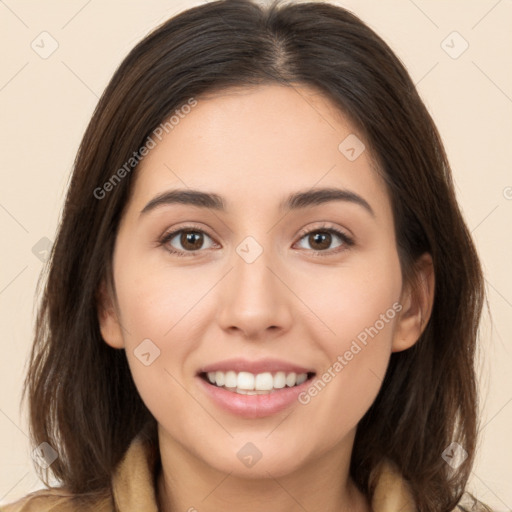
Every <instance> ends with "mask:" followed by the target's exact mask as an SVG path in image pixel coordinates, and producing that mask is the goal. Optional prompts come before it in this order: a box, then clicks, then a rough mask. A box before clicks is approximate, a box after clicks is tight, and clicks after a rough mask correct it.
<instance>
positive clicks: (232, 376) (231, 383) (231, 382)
mask: <svg viewBox="0 0 512 512" xmlns="http://www.w3.org/2000/svg"><path fill="white" fill-rule="evenodd" d="M236 383H237V376H236V372H233V371H230V372H226V374H225V378H224V386H226V387H227V388H236Z"/></svg>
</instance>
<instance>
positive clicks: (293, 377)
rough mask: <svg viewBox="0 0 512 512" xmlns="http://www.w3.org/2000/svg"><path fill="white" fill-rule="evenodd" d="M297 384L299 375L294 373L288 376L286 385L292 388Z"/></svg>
mask: <svg viewBox="0 0 512 512" xmlns="http://www.w3.org/2000/svg"><path fill="white" fill-rule="evenodd" d="M296 382H297V374H296V373H294V372H292V373H289V374H288V375H287V376H286V385H287V386H289V387H292V386H293V385H294V384H295V383H296Z"/></svg>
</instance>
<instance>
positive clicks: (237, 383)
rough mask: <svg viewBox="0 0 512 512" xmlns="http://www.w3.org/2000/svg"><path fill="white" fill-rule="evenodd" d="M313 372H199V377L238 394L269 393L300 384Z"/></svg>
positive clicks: (309, 378) (311, 375)
mask: <svg viewBox="0 0 512 512" xmlns="http://www.w3.org/2000/svg"><path fill="white" fill-rule="evenodd" d="M315 375H316V374H315V372H307V373H295V372H263V373H258V374H253V373H250V372H235V371H226V372H222V371H215V372H208V373H206V372H201V373H200V374H199V377H200V378H202V379H203V380H205V381H206V382H207V383H208V384H210V385H212V386H215V387H217V388H221V389H225V390H226V391H231V392H233V393H237V394H239V395H269V394H272V393H277V392H279V391H280V390H283V389H287V388H293V387H297V386H300V385H301V384H303V383H304V382H306V381H309V380H311V379H312V378H313V377H314V376H315Z"/></svg>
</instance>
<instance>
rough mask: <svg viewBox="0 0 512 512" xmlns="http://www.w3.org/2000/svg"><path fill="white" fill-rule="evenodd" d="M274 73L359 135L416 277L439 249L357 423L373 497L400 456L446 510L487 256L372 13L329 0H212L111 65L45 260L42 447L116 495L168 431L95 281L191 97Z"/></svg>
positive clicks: (96, 488) (457, 486)
mask: <svg viewBox="0 0 512 512" xmlns="http://www.w3.org/2000/svg"><path fill="white" fill-rule="evenodd" d="M271 83H277V84H281V85H286V86H289V87H293V86H295V85H301V84H302V85H306V86H310V87H313V88H315V89H316V90H318V91H319V92H321V93H322V94H324V95H325V96H326V97H327V98H328V99H330V100H331V101H332V102H333V103H334V104H335V105H336V106H337V107H338V108H339V112H340V113H343V115H345V116H347V117H348V119H349V120H350V121H351V122H352V123H353V124H354V125H355V126H357V127H358V129H359V130H360V132H361V133H362V134H363V135H364V137H365V141H366V142H367V144H368V147H369V149H370V152H371V154H372V156H373V158H374V161H375V165H376V167H377V168H378V172H379V173H381V174H382V175H383V177H384V178H385V181H386V186H387V189H388V192H389V196H390V199H391V202H392V208H393V216H394V227H395V232H396V237H397V248H398V252H399V257H400V263H401V269H402V273H403V276H404V278H405V279H407V280H411V281H412V280H414V275H415V273H414V264H415V261H416V260H417V258H418V256H419V255H421V254H422V253H424V252H428V253H430V254H431V255H432V259H433V264H434V265H433V267H434V272H435V300H434V305H433V311H432V314H431V318H430V320H429V322H428V324H427V326H426V328H425V330H424V332H423V334H422V335H421V337H420V339H419V341H418V342H417V343H416V344H415V345H414V346H413V347H411V348H410V349H408V350H405V351H402V352H398V353H392V354H391V359H390V363H389V366H388V369H387V373H386V375H385V378H384V382H383V384H382V387H381V389H380V392H379V394H378V396H377V398H376V400H375V401H374V403H373V404H372V406H371V407H370V409H369V410H368V411H367V413H366V414H365V416H364V417H363V418H362V419H361V421H360V423H359V425H358V428H357V433H356V437H355V444H354V449H353V453H352V459H351V466H350V471H351V475H352V477H353V479H354V481H355V482H356V484H357V486H358V487H359V489H360V490H361V491H362V492H363V493H365V494H366V495H367V496H368V497H370V498H371V496H372V492H373V488H372V483H371V478H370V476H371V473H372V470H374V469H375V468H376V467H377V465H378V464H379V462H381V461H382V460H383V459H384V458H387V459H389V460H391V461H392V462H393V463H394V464H396V466H397V468H398V469H399V471H400V472H401V473H402V475H403V477H404V478H405V479H407V480H408V482H409V483H410V486H411V489H412V491H413V494H414V498H415V500H416V503H417V507H418V510H420V511H422V512H433V511H436V512H439V511H446V510H451V509H452V508H453V507H455V505H456V503H457V502H458V501H459V499H460V498H461V496H462V494H463V493H464V489H465V486H466V483H467V481H468V478H469V475H470V472H471V468H472V465H473V461H474V456H475V448H476V439H477V438H476V433H477V425H478V418H477V412H476V411H477V388H476V380H475V366H474V364H475V348H476V342H477V331H478V324H479V320H480V314H481V310H482V306H483V303H484V300H485V296H484V287H483V276H482V270H481V266H480V263H479V259H478V256H477V253H476V251H475V247H474V244H473V242H472V239H471V236H470V233H469V231H468V228H467V226H466V224H465V222H464V219H463V217H462V215H461V211H460V209H459V207H458V204H457V201H456V197H455V193H454V187H453V182H452V177H451V171H450V166H449V163H448V159H447V156H446V153H445V150H444V147H443V144H442V141H441V138H440V136H439V133H438V130H437V129H436V126H435V124H434V122H433V120H432V118H431V116H430V115H429V113H428V111H427V109H426V108H425V105H424V104H423V102H422V100H421V99H420V97H419V95H418V92H417V91H416V88H415V86H414V83H413V82H412V80H411V78H410V76H409V74H408V72H407V71H406V69H405V68H404V66H403V64H402V63H401V62H400V60H399V59H398V58H397V56H396V55H395V54H394V53H393V51H392V50H391V49H390V48H389V46H388V45H387V44H386V43H385V42H384V41H383V40H382V39H381V38H380V37H379V36H378V35H377V34H375V32H373V31H372V30H371V29H370V28H369V27H368V26H367V25H365V24H364V23H363V22H362V21H361V20H360V19H359V18H357V17H356V16H355V15H354V14H352V13H351V12H349V11H347V10H345V9H343V8H341V7H338V6H335V5H331V4H328V3H323V2H309V3H303V2H288V3H287V2H279V1H277V2H274V3H272V4H271V5H267V6H262V5H260V4H257V3H255V2H252V1H249V0H220V1H214V2H210V3H207V4H205V5H200V6H197V7H194V8H191V9H189V10H186V11H184V12H182V13H180V14H179V15H177V16H175V17H173V18H171V19H169V20H168V21H166V22H165V23H163V24H162V25H160V26H159V27H157V28H156V29H155V30H154V31H153V32H152V33H150V34H149V35H148V36H146V37H145V38H144V39H143V40H142V41H141V42H139V43H138V44H137V45H136V46H135V47H134V48H133V50H132V51H130V53H129V54H128V55H127V56H126V58H125V59H124V60H123V62H122V63H121V65H120V66H119V68H118V69H117V70H116V72H115V74H114V76H113V77H112V79H111V81H110V83H109V84H108V86H107V87H106V89H105V91H104V93H103V95H102V97H101V99H100V101H99V103H98V105H97V107H96V109H95V112H94V114H93V116H92V119H91V121H90V123H89V125H88V127H87V129H86V132H85V134H84V137H83V140H82V142H81V145H80V148H79V150H78V153H77V156H76V159H75V162H74V169H73V173H72V177H71V181H70V184H69V188H68V192H67V197H66V201H65V205H64V209H63V212H62V217H61V220H60V224H59V227H58V233H57V236H56V240H55V244H54V246H53V249H52V253H51V255H50V259H49V262H48V268H47V276H45V277H46V281H45V286H44V293H43V296H42V300H41V302H40V304H39V309H38V314H37V320H36V326H35V327H36V328H35V339H34V344H33V349H32V352H31V357H30V362H29V369H28V373H27V377H26V382H25V389H24V397H28V402H29V418H30V432H31V437H32V442H33V444H34V446H37V445H39V444H40V443H43V442H47V443H49V444H50V445H51V446H54V447H55V449H56V450H57V453H58V458H57V459H56V460H55V461H54V462H53V464H52V465H51V466H50V470H51V472H52V473H53V476H54V478H56V479H57V480H58V481H59V482H61V483H62V485H63V487H65V488H67V489H69V490H70V491H71V492H72V493H75V494H76V495H86V494H89V495H90V494H95V493H96V494H98V495H99V494H101V493H104V492H106V491H108V489H109V486H110V480H111V477H112V474H113V471H114V468H115V466H116V465H117V464H118V462H119V461H120V459H121V458H122V456H123V455H124V453H125V452H126V450H127V448H128V446H129V444H130V442H131V441H132V440H133V439H134V437H135V436H136V435H138V434H141V432H145V433H146V434H145V435H147V437H148V439H151V440H153V442H156V441H155V436H156V430H155V425H156V423H155V419H154V418H153V417H152V415H151V414H150V412H149V411H148V410H147V408H146V407H145V405H144V403H143V402H142V400H141V398H140V397H139V395H138V392H137V389H136V387H135V385H134V383H133V380H132V377H131V374H130V370H129V367H128V364H127V360H126V356H125V354H124V351H122V350H115V349H113V348H111V347H109V346H108V345H107V344H106V343H105V342H104V341H103V340H102V337H101V334H100V329H99V323H98V289H99V286H100V283H101V282H103V281H104V282H106V283H109V286H110V287H111V289H113V279H112V254H113V247H114V242H115V237H116V234H117V230H118V226H119V221H120V219H121V217H122V215H123V211H124V207H125V205H126V204H127V201H128V198H129V195H130V192H131V190H132V189H133V179H134V176H136V173H137V158H136V157H135V158H134V155H138V153H137V152H138V151H139V149H140V148H141V147H143V146H144V144H145V143H146V142H147V141H148V138H149V137H150V136H151V134H152V133H153V131H154V130H155V128H156V127H158V126H159V125H160V124H161V123H162V122H165V120H167V119H169V116H172V115H173V114H174V113H175V112H176V110H177V109H180V108H181V107H182V106H183V105H187V104H190V101H191V99H192V98H193V99H195V100H196V101H200V97H201V95H202V94H206V93H211V92H214V91H222V90H226V89H228V88H229V87H244V86H258V85H262V84H271ZM127 162H131V163H130V164H129V165H128V167H127V166H126V163H127ZM122 168H123V169H124V171H125V172H124V173H121V172H118V170H120V169H122ZM121 174H122V176H121ZM114 175H116V176H117V178H115V179H114ZM121 178H122V179H121ZM107 183H109V184H110V185H107ZM38 286H39V283H38ZM452 442H457V443H458V444H460V445H461V446H462V447H463V448H464V449H465V450H466V451H467V453H468V457H467V459H466V460H465V462H464V463H463V464H461V465H460V466H459V467H458V468H456V469H452V468H451V467H449V465H448V464H447V463H446V462H445V461H444V459H443V457H442V454H443V452H444V450H445V449H446V448H447V447H448V446H449V445H450V444H451V443H452ZM44 478H45V477H44V476H43V479H44ZM44 481H45V482H46V481H47V480H44Z"/></svg>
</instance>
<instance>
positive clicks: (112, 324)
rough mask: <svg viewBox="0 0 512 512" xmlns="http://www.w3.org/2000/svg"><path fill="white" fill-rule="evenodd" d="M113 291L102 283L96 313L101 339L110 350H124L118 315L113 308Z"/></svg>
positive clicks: (97, 295) (98, 293)
mask: <svg viewBox="0 0 512 512" xmlns="http://www.w3.org/2000/svg"><path fill="white" fill-rule="evenodd" d="M113 293H114V292H113V291H112V290H111V289H110V288H108V289H107V285H106V284H105V281H102V282H101V284H100V286H99V288H98V292H97V294H96V297H97V301H96V303H97V312H98V321H99V325H100V331H101V337H102V338H103V340H104V341H105V343H107V345H110V346H111V347H112V348H124V339H123V333H122V329H121V324H120V322H119V319H118V314H117V311H116V308H115V306H114V301H113V298H112V296H113Z"/></svg>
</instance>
